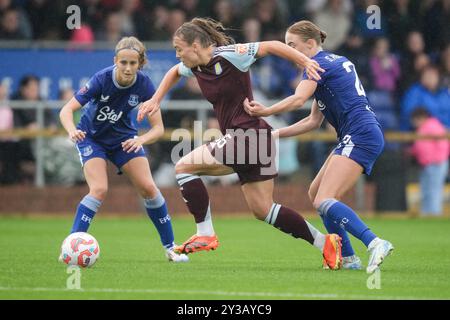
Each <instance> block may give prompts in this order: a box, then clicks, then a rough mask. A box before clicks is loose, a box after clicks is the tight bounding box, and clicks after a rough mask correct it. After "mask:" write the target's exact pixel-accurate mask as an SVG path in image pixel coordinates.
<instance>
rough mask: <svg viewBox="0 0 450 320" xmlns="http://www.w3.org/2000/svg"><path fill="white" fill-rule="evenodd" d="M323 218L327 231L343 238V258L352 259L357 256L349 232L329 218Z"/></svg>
mask: <svg viewBox="0 0 450 320" xmlns="http://www.w3.org/2000/svg"><path fill="white" fill-rule="evenodd" d="M320 217H321V218H322V221H323V224H324V226H325V228H326V229H327V231H328V233H336V234H338V235H339V236H340V237H341V238H342V256H343V257H351V256H353V255H354V254H355V251H354V250H353V247H352V244H351V243H350V238H349V237H348V233H347V231H345V229H344V228H341V227H340V226H339V225H338V224H337V223H336V222H334V221H333V220H332V219H330V218H329V217H325V216H322V215H321V216H320Z"/></svg>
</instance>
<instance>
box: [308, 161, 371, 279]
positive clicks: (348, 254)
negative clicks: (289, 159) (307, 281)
mask: <svg viewBox="0 0 450 320" xmlns="http://www.w3.org/2000/svg"><path fill="white" fill-rule="evenodd" d="M331 158H332V155H330V156H328V158H327V160H326V161H325V163H324V164H323V165H322V168H320V171H319V172H318V173H317V175H316V177H315V178H314V180H313V182H312V183H311V185H310V187H309V190H308V196H309V199H310V200H311V203H314V200H315V198H316V196H317V192H318V190H319V187H320V185H321V183H322V181H323V176H324V174H325V172H326V170H327V167H328V164H329V163H330V161H331ZM338 191H340V192H342V189H339V190H338ZM319 215H320V213H319ZM320 217H321V218H322V222H323V224H324V226H325V228H326V229H327V231H328V233H335V234H337V235H339V236H340V237H341V239H342V268H343V269H351V270H361V269H362V263H361V259H360V258H359V257H358V256H357V255H356V254H355V251H354V250H353V247H352V244H351V241H350V238H349V235H348V233H347V231H345V229H344V228H341V227H340V226H339V225H338V224H337V223H336V222H335V221H333V219H331V218H330V217H326V216H323V215H320ZM323 267H324V269H328V265H327V264H326V261H325V260H324V261H323Z"/></svg>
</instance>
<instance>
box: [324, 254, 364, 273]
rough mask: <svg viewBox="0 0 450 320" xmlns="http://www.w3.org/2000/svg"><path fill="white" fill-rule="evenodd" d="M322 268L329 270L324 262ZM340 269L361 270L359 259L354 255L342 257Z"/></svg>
mask: <svg viewBox="0 0 450 320" xmlns="http://www.w3.org/2000/svg"><path fill="white" fill-rule="evenodd" d="M322 267H323V269H330V267H328V266H327V264H326V263H325V261H324V262H323V266H322ZM342 269H346V270H361V269H362V262H361V259H360V258H359V257H358V256H357V255H356V254H354V255H352V256H350V257H342Z"/></svg>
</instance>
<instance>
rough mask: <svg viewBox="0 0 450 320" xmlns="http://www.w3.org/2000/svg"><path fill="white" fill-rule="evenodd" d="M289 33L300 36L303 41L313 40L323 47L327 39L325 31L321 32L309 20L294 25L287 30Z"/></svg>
mask: <svg viewBox="0 0 450 320" xmlns="http://www.w3.org/2000/svg"><path fill="white" fill-rule="evenodd" d="M287 32H289V33H292V34H296V35H299V36H300V37H301V38H302V40H303V41H307V40H309V39H313V40H315V41H316V42H317V44H318V45H321V44H322V43H323V42H324V41H325V38H326V37H327V33H326V32H325V31H322V30H320V28H319V27H318V26H316V25H315V24H314V23H312V22H311V21H308V20H302V21H299V22H296V23H294V24H293V25H292V26H290V27H289V28H288V29H287Z"/></svg>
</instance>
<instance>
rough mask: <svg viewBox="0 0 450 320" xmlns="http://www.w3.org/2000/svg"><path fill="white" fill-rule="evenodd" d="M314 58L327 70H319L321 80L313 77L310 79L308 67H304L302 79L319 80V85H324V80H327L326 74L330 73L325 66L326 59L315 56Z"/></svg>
mask: <svg viewBox="0 0 450 320" xmlns="http://www.w3.org/2000/svg"><path fill="white" fill-rule="evenodd" d="M313 60H314V61H316V62H317V63H318V64H319V66H320V67H322V69H325V72H319V74H320V77H321V79H320V80H315V79H312V78H311V79H309V78H308V75H307V74H306V69H305V68H303V73H302V80H312V81H315V82H317V84H318V85H323V84H324V82H325V79H326V76H327V75H328V74H327V72H326V70H327V68H326V67H325V66H324V64H325V61H324V60H321V59H314V58H313Z"/></svg>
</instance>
